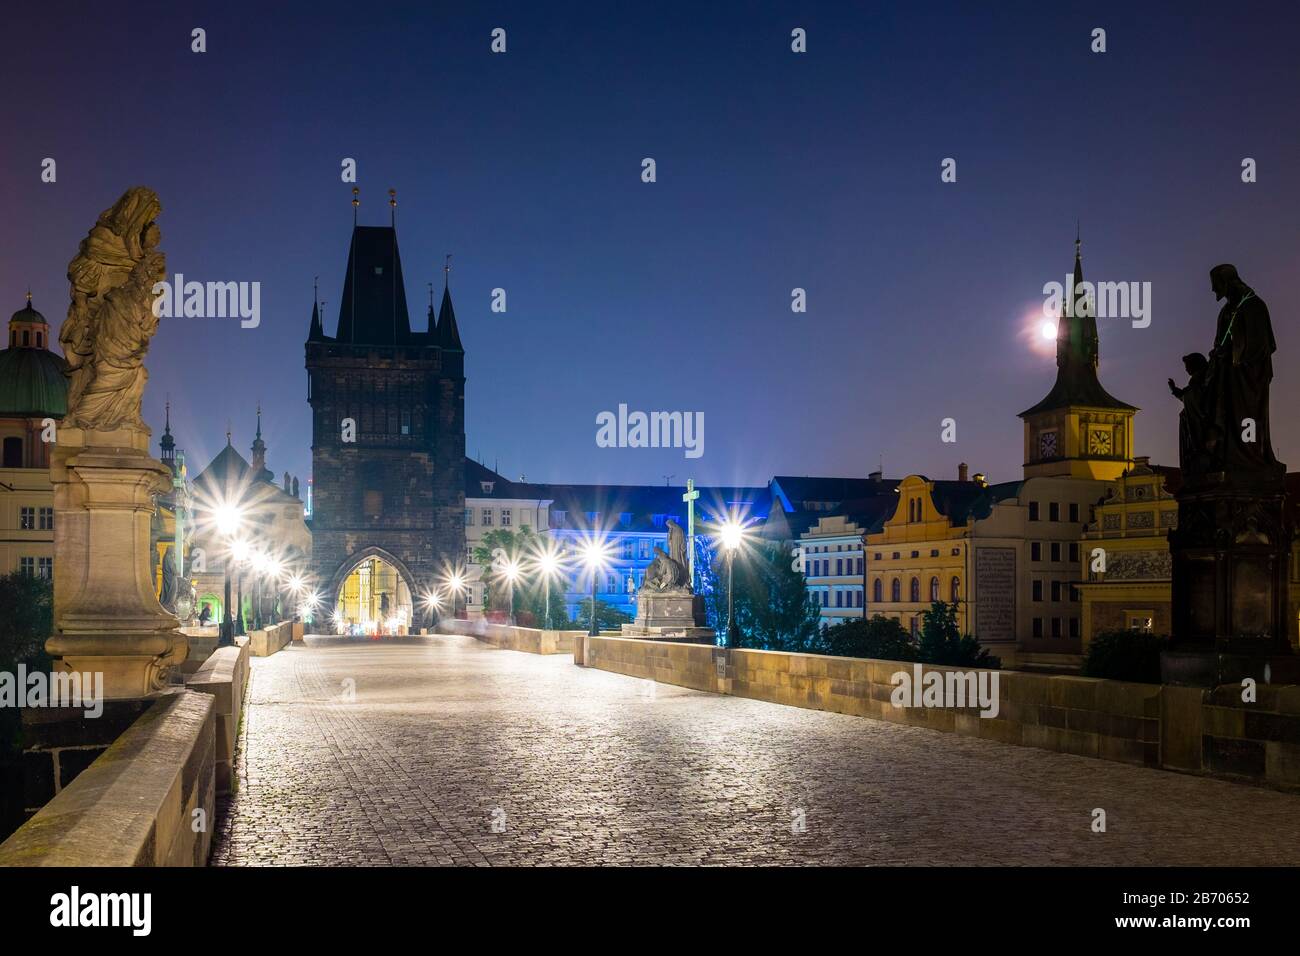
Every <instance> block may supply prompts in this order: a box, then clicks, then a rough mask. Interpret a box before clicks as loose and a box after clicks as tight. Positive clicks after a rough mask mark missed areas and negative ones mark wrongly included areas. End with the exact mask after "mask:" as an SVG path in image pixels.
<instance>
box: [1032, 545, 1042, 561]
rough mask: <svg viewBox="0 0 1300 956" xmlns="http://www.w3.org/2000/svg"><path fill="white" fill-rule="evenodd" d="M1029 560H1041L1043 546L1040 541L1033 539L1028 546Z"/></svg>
mask: <svg viewBox="0 0 1300 956" xmlns="http://www.w3.org/2000/svg"><path fill="white" fill-rule="evenodd" d="M1029 560H1030V561H1041V560H1043V546H1042V544H1041V543H1040V542H1038V541H1035V542H1033V543H1032V544H1031V545H1030V546H1029Z"/></svg>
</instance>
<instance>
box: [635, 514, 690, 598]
mask: <svg viewBox="0 0 1300 956" xmlns="http://www.w3.org/2000/svg"><path fill="white" fill-rule="evenodd" d="M687 575H688V572H687V570H686V532H685V531H683V530H682V526H681V525H679V524H678V523H677V522H676V521H673V520H672V519H669V521H668V550H667V551H665V550H664V549H663V548H661V547H659V545H655V556H654V560H652V561H651V562H650V566H649V567H648V568H646V570H645V582H644V584H643V586H644V587H646V588H648V589H649V590H651V591H671V590H675V589H678V588H683V587H686V586H687V583H688V582H687V580H686V578H687Z"/></svg>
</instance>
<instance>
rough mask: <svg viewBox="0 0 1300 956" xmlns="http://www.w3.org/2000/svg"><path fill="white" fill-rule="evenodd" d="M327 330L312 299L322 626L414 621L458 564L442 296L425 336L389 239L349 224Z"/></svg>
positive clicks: (455, 380) (445, 299) (461, 420)
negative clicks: (416, 324) (330, 331)
mask: <svg viewBox="0 0 1300 956" xmlns="http://www.w3.org/2000/svg"><path fill="white" fill-rule="evenodd" d="M339 302H340V303H341V305H340V308H339V318H338V327H337V329H336V330H335V334H334V335H333V336H328V335H326V334H325V330H324V327H323V325H322V322H321V316H320V309H319V307H318V306H317V305H315V304H313V306H312V314H311V328H310V331H309V333H308V337H307V343H306V353H307V389H308V392H307V401H308V402H309V404H310V405H311V410H312V514H311V535H312V565H313V572H314V575H315V578H316V580H317V581H319V582H321V584H322V586H323V591H324V598H325V601H326V606H325V608H324V610H325V616H326V620H329V619H330V618H331V617H333V615H334V614H335V613H336V612H337V614H338V615H339V617H340V618H341V619H342V620H343V621H344V622H345V623H348V624H349V625H353V624H355V625H360V626H363V627H364V626H366V625H369V630H368V632H369V633H376V632H385V631H390V630H391V621H392V619H394V618H399V619H404V621H405V623H406V625H407V626H416V627H418V626H420V625H421V624H423V623H425V622H426V611H425V609H424V607H423V602H422V601H421V600H420V599H421V598H422V597H423V595H424V594H425V592H426V591H428V590H430V589H431V588H433V587H435V586H436V585H437V583H438V580H439V578H440V577H441V576H442V575H443V574H445V572H446V569H447V568H449V567H458V566H461V565H462V564H463V563H464V559H465V473H464V468H465V352H464V349H463V348H462V346H461V342H460V333H459V331H458V330H457V328H456V315H455V312H454V311H453V309H452V305H451V293H450V291H449V290H448V289H445V288H444V290H443V294H442V306H441V308H440V310H439V313H438V316H437V318H436V319H435V318H434V310H433V306H432V302H430V307H429V323H428V327H427V331H414V330H413V329H412V328H411V322H410V319H409V316H408V314H407V308H406V290H405V287H404V285H403V281H402V262H401V258H400V257H399V255H398V252H397V233H396V230H394V229H393V228H391V227H388V226H384V227H376V226H354V227H353V230H352V243H351V247H350V249H349V251H348V266H347V273H346V274H345V277H344V280H343V292H342V295H340V296H339Z"/></svg>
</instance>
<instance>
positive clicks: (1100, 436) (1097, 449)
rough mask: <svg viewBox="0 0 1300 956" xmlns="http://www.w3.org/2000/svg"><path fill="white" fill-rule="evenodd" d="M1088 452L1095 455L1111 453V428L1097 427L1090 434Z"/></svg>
mask: <svg viewBox="0 0 1300 956" xmlns="http://www.w3.org/2000/svg"><path fill="white" fill-rule="evenodd" d="M1088 452H1089V453H1090V454H1093V455H1109V454H1111V432H1110V429H1108V428H1097V429H1094V430H1093V431H1092V432H1090V433H1089V434H1088Z"/></svg>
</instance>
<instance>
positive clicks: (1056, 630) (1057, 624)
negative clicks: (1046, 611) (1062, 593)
mask: <svg viewBox="0 0 1300 956" xmlns="http://www.w3.org/2000/svg"><path fill="white" fill-rule="evenodd" d="M1060 636H1061V619H1060V618H1059V617H1054V618H1052V637H1060Z"/></svg>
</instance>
